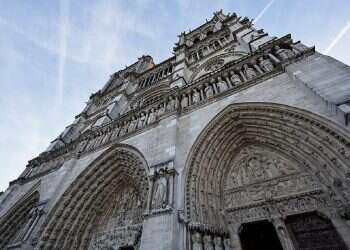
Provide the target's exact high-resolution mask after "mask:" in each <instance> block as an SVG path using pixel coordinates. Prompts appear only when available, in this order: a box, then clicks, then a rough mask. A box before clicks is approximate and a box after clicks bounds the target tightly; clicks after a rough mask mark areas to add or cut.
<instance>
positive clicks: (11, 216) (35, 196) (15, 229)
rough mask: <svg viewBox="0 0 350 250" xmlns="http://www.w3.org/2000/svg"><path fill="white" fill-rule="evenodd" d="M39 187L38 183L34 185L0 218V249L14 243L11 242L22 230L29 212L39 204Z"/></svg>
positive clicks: (19, 238)
mask: <svg viewBox="0 0 350 250" xmlns="http://www.w3.org/2000/svg"><path fill="white" fill-rule="evenodd" d="M39 187H40V181H38V182H37V183H36V184H34V185H33V187H32V188H31V189H30V190H29V191H28V192H27V193H26V194H25V195H23V197H22V198H20V199H19V201H17V202H16V203H15V204H14V205H13V206H12V208H11V209H10V210H9V211H8V212H7V213H6V214H4V215H3V216H2V217H1V218H0V249H5V248H6V246H8V244H9V243H15V242H11V241H12V240H14V237H15V236H16V234H18V233H19V231H21V229H22V230H23V229H24V228H23V227H24V226H25V225H26V223H27V221H28V220H29V214H30V211H31V210H32V209H33V208H34V207H36V206H37V205H38V204H39V202H40V193H39ZM24 233H26V232H24ZM16 237H17V238H18V240H21V237H20V236H19V235H17V236H16Z"/></svg>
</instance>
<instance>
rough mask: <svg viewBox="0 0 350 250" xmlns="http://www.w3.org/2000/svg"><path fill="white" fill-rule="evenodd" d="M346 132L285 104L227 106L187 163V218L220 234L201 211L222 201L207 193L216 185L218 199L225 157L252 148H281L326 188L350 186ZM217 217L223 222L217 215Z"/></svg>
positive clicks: (344, 199) (349, 149)
mask: <svg viewBox="0 0 350 250" xmlns="http://www.w3.org/2000/svg"><path fill="white" fill-rule="evenodd" d="M347 133H348V132H347V131H346V130H345V129H344V128H342V127H340V126H339V125H337V124H335V123H334V122H332V121H329V120H327V119H325V118H323V117H321V116H319V115H316V114H313V113H311V112H309V111H306V110H302V109H299V108H295V107H290V106H287V105H281V104H273V103H240V104H231V105H229V106H228V107H227V108H225V109H224V110H223V111H222V112H220V113H219V114H218V115H217V116H216V117H215V118H214V119H213V120H212V121H211V122H210V123H209V125H207V127H206V128H205V129H204V130H203V131H202V132H201V134H200V135H199V136H198V138H197V140H196V141H195V143H194V145H193V146H192V148H191V151H190V154H189V156H188V158H187V161H186V168H185V169H186V170H185V183H186V184H185V214H186V219H187V220H188V221H189V222H190V225H191V224H192V225H194V227H196V226H202V227H211V226H212V227H214V229H215V230H220V228H215V225H214V224H211V223H210V222H208V221H206V220H207V219H206V216H204V215H203V211H204V210H205V209H209V208H206V207H205V206H206V205H205V204H208V205H207V206H209V204H210V203H215V204H214V206H213V207H216V208H217V209H218V208H220V206H221V205H222V203H221V202H220V200H219V199H216V200H215V199H214V198H213V199H212V200H210V199H209V198H208V197H205V196H204V195H203V193H206V192H209V191H210V192H212V190H211V189H210V188H209V186H210V185H213V187H211V188H212V189H213V190H216V191H217V193H218V194H219V191H220V181H221V180H222V178H223V176H222V173H224V172H225V171H224V170H225V169H224V167H225V165H226V164H227V161H229V159H232V157H231V158H228V157H224V156H225V155H226V156H227V155H230V154H231V155H232V154H233V153H234V151H235V150H236V149H238V148H240V147H242V146H244V145H247V144H251V143H258V144H264V145H267V146H269V147H272V148H275V149H279V150H281V151H284V152H286V153H288V154H289V155H290V156H292V157H293V158H294V159H298V160H299V162H300V163H301V164H303V165H304V167H305V168H309V169H311V170H312V171H313V172H314V173H316V174H319V178H323V183H324V184H325V188H328V187H331V188H333V186H332V184H333V181H334V179H333V178H337V179H339V180H342V181H344V183H346V181H345V180H346V178H347V174H348V173H349V171H350V166H349V160H350V138H349V136H348V135H347ZM236 151H237V150H236ZM208 166H210V168H209V167H208ZM315 166H316V167H315ZM313 167H315V168H313ZM312 168H313V169H312ZM322 171H323V173H322ZM220 173H221V174H220ZM212 176H213V178H214V177H215V178H216V180H215V181H212V180H211V179H212V178H211V177H212ZM201 180H206V181H205V183H208V184H203V183H201ZM345 185H347V184H345ZM199 190H201V191H199ZM330 191H331V192H333V191H334V192H335V193H336V195H338V196H339V197H340V199H341V200H342V202H344V203H345V202H348V201H349V197H348V195H347V194H346V192H344V193H341V192H340V191H339V190H330ZM203 199H204V200H203ZM213 200H214V202H213ZM211 205H213V204H211ZM218 212H220V211H218ZM218 217H219V218H220V216H219V214H218ZM208 224H209V225H208ZM221 226H223V227H224V223H221Z"/></svg>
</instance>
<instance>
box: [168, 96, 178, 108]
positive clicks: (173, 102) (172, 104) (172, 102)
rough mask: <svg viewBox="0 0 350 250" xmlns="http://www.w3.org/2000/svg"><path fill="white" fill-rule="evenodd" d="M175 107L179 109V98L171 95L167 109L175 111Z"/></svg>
mask: <svg viewBox="0 0 350 250" xmlns="http://www.w3.org/2000/svg"><path fill="white" fill-rule="evenodd" d="M175 109H177V100H176V98H174V97H173V96H170V97H169V101H168V105H167V110H168V111H174V110H175Z"/></svg>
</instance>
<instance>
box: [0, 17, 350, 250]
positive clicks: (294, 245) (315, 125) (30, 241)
mask: <svg viewBox="0 0 350 250" xmlns="http://www.w3.org/2000/svg"><path fill="white" fill-rule="evenodd" d="M173 52H174V56H172V57H170V58H168V59H167V60H165V61H163V62H161V63H159V64H155V63H154V62H153V59H152V57H151V56H142V57H141V58H139V59H138V60H137V61H136V62H135V63H133V64H132V65H130V66H128V67H126V68H125V69H122V70H119V71H117V72H115V73H114V74H113V75H112V76H111V78H110V79H109V81H108V82H107V83H106V84H105V86H103V87H102V89H100V90H98V91H97V92H96V93H93V94H92V95H91V96H90V98H89V100H88V102H87V105H86V107H85V109H84V110H83V111H82V112H81V113H80V114H78V115H77V116H76V117H75V120H74V122H73V123H72V124H70V125H69V126H67V127H66V128H65V130H64V131H63V132H62V133H61V134H60V135H59V136H58V137H57V138H56V139H55V140H54V141H53V142H51V144H50V146H49V147H48V149H47V150H46V151H44V152H42V153H41V154H40V155H39V156H37V157H36V158H34V159H32V160H30V161H29V162H28V165H27V166H26V167H25V170H24V171H23V173H22V174H21V175H20V176H19V177H18V178H17V179H16V180H14V181H12V182H11V183H10V186H9V188H8V189H7V190H6V191H5V192H4V193H3V194H2V195H1V196H0V249H37V250H39V249H40V250H41V249H42V250H63V249H64V250H65V249H67V250H68V249H88V250H102V249H103V250H132V249H133V250H177V249H180V250H236V249H237V250H255V249H285V250H297V249H303V250H311V249H318V250H326V249H337V250H343V249H348V248H349V247H350V203H349V201H350V191H349V187H350V133H349V132H350V129H349V128H350V126H349V122H350V67H349V66H347V65H344V64H343V63H341V62H339V61H337V60H335V59H333V58H331V57H328V56H325V55H322V54H320V53H318V52H317V51H316V50H315V48H314V47H308V46H306V45H304V44H303V43H301V42H298V41H293V39H292V38H291V36H290V35H286V36H284V37H280V38H277V37H272V36H270V35H269V34H268V33H266V32H265V31H264V30H257V29H255V28H254V25H253V23H252V20H250V19H248V18H246V17H240V16H238V15H236V14H225V13H223V12H222V11H219V12H216V13H214V15H213V17H212V18H211V19H210V20H208V21H207V22H206V23H204V24H203V25H201V26H199V27H197V28H196V29H194V30H192V31H190V32H187V33H185V32H184V33H181V34H180V35H179V36H178V41H177V43H176V44H175V47H174V49H173Z"/></svg>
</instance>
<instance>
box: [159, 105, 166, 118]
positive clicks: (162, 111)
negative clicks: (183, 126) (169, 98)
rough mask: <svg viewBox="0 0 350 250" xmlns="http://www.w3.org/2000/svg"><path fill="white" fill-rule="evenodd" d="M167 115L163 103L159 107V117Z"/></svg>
mask: <svg viewBox="0 0 350 250" xmlns="http://www.w3.org/2000/svg"><path fill="white" fill-rule="evenodd" d="M164 113H165V103H161V104H159V106H158V116H161V115H162V114H164Z"/></svg>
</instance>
